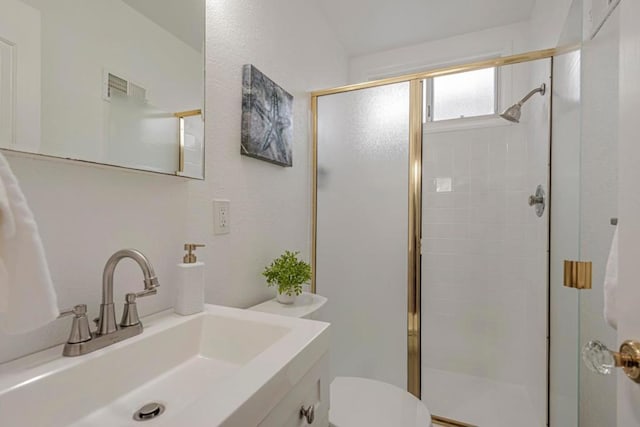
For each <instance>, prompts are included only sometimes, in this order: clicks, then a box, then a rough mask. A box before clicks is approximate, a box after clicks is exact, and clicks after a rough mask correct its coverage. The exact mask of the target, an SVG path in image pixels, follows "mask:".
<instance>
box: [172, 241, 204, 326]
mask: <svg viewBox="0 0 640 427" xmlns="http://www.w3.org/2000/svg"><path fill="white" fill-rule="evenodd" d="M203 247H204V245H198V244H195V243H185V245H184V250H185V251H187V254H186V255H185V256H184V258H183V259H182V260H183V262H182V263H181V264H178V295H177V298H176V307H175V310H176V313H178V314H181V315H183V316H187V315H189V314H195V313H200V312H201V311H202V310H203V309H204V262H197V258H196V255H195V253H194V252H195V250H196V248H203Z"/></svg>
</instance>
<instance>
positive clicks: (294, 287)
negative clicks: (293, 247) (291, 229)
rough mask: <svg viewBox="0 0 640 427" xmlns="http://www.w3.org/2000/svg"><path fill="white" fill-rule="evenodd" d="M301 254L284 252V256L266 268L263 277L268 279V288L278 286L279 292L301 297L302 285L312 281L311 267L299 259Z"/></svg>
mask: <svg viewBox="0 0 640 427" xmlns="http://www.w3.org/2000/svg"><path fill="white" fill-rule="evenodd" d="M298 254H300V252H291V251H284V254H282V255H280V257H279V258H276V259H274V260H273V262H272V263H271V265H269V266H267V267H265V269H264V271H263V272H262V275H263V276H264V277H266V278H267V286H269V287H271V286H277V287H278V292H280V293H281V294H287V295H294V294H295V295H300V294H301V293H302V284H303V283H306V282H308V281H309V280H310V279H311V266H310V265H309V264H307V263H306V262H304V261H302V260H299V259H298Z"/></svg>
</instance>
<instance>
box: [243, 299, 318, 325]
mask: <svg viewBox="0 0 640 427" xmlns="http://www.w3.org/2000/svg"><path fill="white" fill-rule="evenodd" d="M326 302H327V298H325V297H323V296H322V295H318V294H312V293H309V292H303V293H302V295H298V297H297V298H296V300H295V301H294V303H293V304H281V303H279V302H278V301H277V300H276V299H275V298H273V299H270V300H268V301H265V302H263V303H261V304H258V305H254V306H253V307H249V308H248V309H247V310H254V311H262V312H265V313H271V314H278V315H280V316H289V317H299V318H302V319H311V320H320V319H321V312H322V307H323V306H324V305H325V304H326Z"/></svg>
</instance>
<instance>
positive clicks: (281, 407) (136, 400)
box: [0, 305, 329, 427]
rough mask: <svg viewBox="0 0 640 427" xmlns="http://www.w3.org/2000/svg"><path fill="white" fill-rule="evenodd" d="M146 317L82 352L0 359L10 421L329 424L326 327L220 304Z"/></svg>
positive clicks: (2, 407) (33, 424) (1, 406)
mask: <svg viewBox="0 0 640 427" xmlns="http://www.w3.org/2000/svg"><path fill="white" fill-rule="evenodd" d="M143 320H144V325H145V330H144V332H143V333H142V334H141V335H138V336H136V337H133V338H130V339H128V340H126V341H122V342H119V343H117V344H114V345H111V346H109V347H106V348H104V349H101V350H98V351H95V352H93V353H90V354H87V355H84V356H79V357H73V358H70V357H63V356H62V346H58V347H54V348H51V349H48V350H45V351H42V352H40V353H36V354H33V355H30V356H27V357H24V358H21V359H18V360H15V361H13V362H10V363H6V364H4V365H0V414H1V417H2V418H1V424H2V426H3V427H13V426H16V427H17V426H29V427H38V426H43V427H44V426H46V427H54V426H67V425H73V426H109V427H112V426H186V425H188V426H193V427H195V426H205V425H206V426H233V427H235V426H237V427H249V426H261V427H266V426H272V427H286V426H304V425H309V423H308V421H311V420H312V419H313V422H312V424H311V425H318V426H327V425H328V409H329V408H328V403H329V363H328V362H329V361H328V350H329V325H328V324H327V323H322V322H315V321H309V320H305V319H297V318H291V317H281V316H274V315H270V314H267V313H261V312H256V311H249V310H239V309H234V308H228V307H220V306H215V305H207V306H206V308H205V311H204V312H203V313H199V314H196V315H193V316H187V317H182V316H178V315H176V314H174V313H173V312H172V311H165V312H162V313H158V314H155V315H153V316H150V317H147V318H145V319H143ZM148 404H149V405H148ZM145 405H148V406H145ZM143 407H145V409H144V411H143V413H142V414H140V413H138V414H137V415H138V418H140V415H142V418H144V420H143V421H136V420H134V415H135V414H136V413H137V411H139V410H140V409H141V408H143ZM311 408H312V409H313V411H311ZM301 409H304V413H305V414H306V415H302V414H301ZM311 412H313V415H311Z"/></svg>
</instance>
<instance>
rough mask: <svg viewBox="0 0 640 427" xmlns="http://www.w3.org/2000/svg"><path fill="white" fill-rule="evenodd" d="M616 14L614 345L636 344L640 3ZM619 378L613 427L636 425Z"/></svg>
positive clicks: (638, 420)
mask: <svg viewBox="0 0 640 427" xmlns="http://www.w3.org/2000/svg"><path fill="white" fill-rule="evenodd" d="M620 7H621V11H620V12H621V13H620V83H619V84H620V86H619V93H620V104H619V105H620V123H619V125H620V127H619V132H620V133H619V144H620V147H619V166H620V178H619V180H620V182H619V186H618V190H619V193H618V194H619V199H618V203H619V207H620V223H619V226H618V227H619V230H618V232H619V239H620V242H619V244H620V246H619V255H620V260H619V288H618V295H617V301H618V307H617V311H618V344H619V343H620V342H621V341H624V340H627V339H636V340H637V339H640V310H638V303H640V283H638V280H639V278H640V262H638V261H639V260H640V243H639V242H640V194H639V192H638V185H639V184H640V168H639V167H638V164H639V160H640V143H639V139H638V131H639V125H638V123H639V121H638V114H640V78H639V76H640V26H638V16H640V0H624V1H623V2H622V4H621V5H620ZM617 376H618V408H617V413H618V424H617V425H618V427H631V426H639V425H640V386H639V385H638V384H636V383H633V382H631V381H630V380H628V379H627V378H626V377H625V376H624V375H623V374H622V373H621V372H618V373H617Z"/></svg>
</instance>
